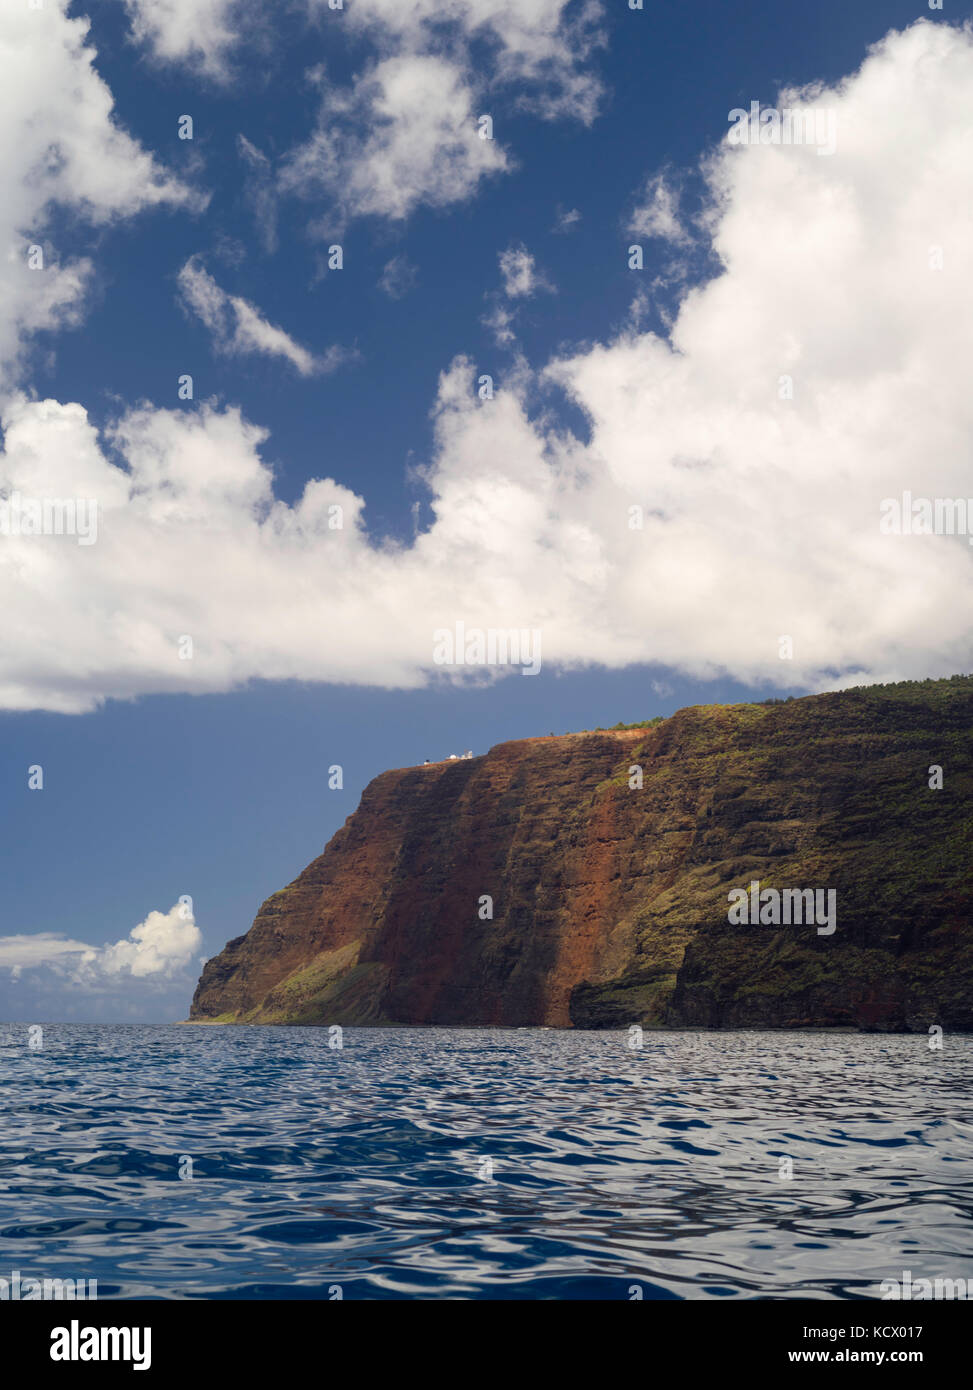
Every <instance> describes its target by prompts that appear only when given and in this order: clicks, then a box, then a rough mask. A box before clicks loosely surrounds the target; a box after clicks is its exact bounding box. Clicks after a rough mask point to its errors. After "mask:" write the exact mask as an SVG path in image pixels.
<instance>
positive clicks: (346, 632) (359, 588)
mask: <svg viewBox="0 0 973 1390" xmlns="http://www.w3.org/2000/svg"><path fill="white" fill-rule="evenodd" d="M971 85H973V37H971V35H970V34H969V33H968V32H964V31H961V30H959V29H956V28H953V27H951V26H949V25H947V24H943V23H936V24H933V23H929V22H922V23H919V24H917V25H915V26H913V27H912V28H911V29H910V30H908V31H907V32H905V33H904V34H901V35H893V36H890V37H889V38H888V39H887V41H885V42H884V43H883V44H881V45H880V46H878V48H877V49H876V50H875V51H874V52H873V53H872V54H871V55H870V56H869V58H868V60H867V62H866V63H865V64H864V66H863V68H862V70H861V72H860V73H859V74H857V75H855V76H853V77H851V78H849V79H847V80H846V81H845V82H843V83H842V84H841V86H840V87H839V88H838V89H836V90H834V91H831V90H823V91H821V92H820V93H818V94H817V95H816V96H814V97H813V98H812V100H815V101H819V102H822V103H824V104H826V105H827V106H828V107H829V108H834V109H835V111H836V113H837V116H838V133H839V138H838V149H837V152H836V153H835V154H834V155H833V156H830V157H827V158H823V157H820V156H818V155H817V153H816V151H815V150H814V149H813V148H807V147H800V146H753V147H749V146H748V147H736V148H731V147H729V146H727V145H726V144H723V145H721V147H720V149H719V151H718V152H717V154H716V155H715V156H714V158H713V160H712V162H711V164H710V166H709V168H708V178H709V180H710V184H711V188H712V195H713V213H712V222H711V225H712V236H713V249H714V253H715V255H716V257H717V258H718V260H719V262H720V264H721V266H722V271H721V273H719V274H718V275H717V276H716V277H715V278H714V279H713V280H712V281H711V282H710V283H708V284H706V285H704V286H701V287H698V288H696V289H694V290H693V291H691V292H690V293H689V294H687V295H686V297H685V298H684V300H683V303H682V305H681V308H680V310H679V313H678V315H677V316H676V318H675V320H674V323H673V328H672V333H671V338H670V339H668V340H667V339H663V338H660V337H658V336H656V335H654V334H652V333H640V332H639V331H637V330H636V329H635V328H634V327H630V328H628V329H626V330H625V331H623V332H621V333H620V334H619V335H618V336H617V337H616V338H614V339H613V340H612V341H610V342H607V343H603V344H594V345H592V346H586V347H584V348H583V349H578V350H577V351H576V352H575V353H574V354H573V355H572V354H570V353H568V354H565V355H564V357H563V358H562V359H561V360H559V361H558V362H555V363H553V364H551V365H550V367H549V368H548V369H547V370H546V371H541V372H535V373H531V372H530V371H529V370H528V369H527V368H526V366H525V365H524V364H523V363H518V364H516V366H515V369H514V372H515V374H514V375H513V376H511V377H508V378H507V379H506V380H499V381H498V382H497V387H498V390H497V393H496V396H495V398H494V399H492V400H480V399H479V398H478V395H477V392H476V389H475V387H476V379H477V372H476V371H474V368H473V366H472V364H470V363H468V362H465V361H463V360H462V359H460V360H458V361H457V362H455V363H454V364H453V365H452V367H451V368H450V369H449V370H447V371H446V372H444V374H443V376H442V379H441V382H440V388H439V392H438V396H437V401H436V406H435V412H434V415H435V429H436V446H435V454H434V458H433V461H432V463H431V465H430V466H429V468H428V469H427V471H426V481H427V483H428V486H429V490H430V495H431V509H432V516H433V518H434V519H433V522H432V524H431V526H430V527H429V528H428V529H427V530H426V531H424V532H423V533H421V534H420V535H419V536H418V537H417V538H416V539H415V541H414V543H413V544H411V545H408V546H405V545H402V546H396V545H391V544H387V543H385V544H375V543H373V542H371V541H370V539H369V537H368V534H367V531H366V530H365V526H364V502H363V501H362V499H360V498H358V497H356V496H355V495H354V494H353V493H352V492H351V491H350V490H349V489H347V488H345V487H343V486H342V485H340V484H339V483H337V482H333V481H330V480H328V479H324V480H319V481H314V482H311V483H309V484H308V485H307V487H306V489H305V492H304V494H303V496H302V497H301V498H300V499H298V500H297V501H296V502H295V503H294V504H293V505H287V504H285V503H283V502H280V501H276V500H275V499H274V496H273V480H272V474H271V470H270V468H269V466H268V465H267V463H266V462H265V461H264V460H263V459H262V457H261V450H262V448H263V446H264V444H265V434H264V432H263V431H262V430H260V429H259V428H258V427H256V426H254V425H252V424H249V423H248V422H247V421H246V420H245V419H244V418H243V417H242V416H241V414H240V413H239V412H238V411H235V410H224V411H218V410H216V409H211V408H208V407H205V406H204V407H202V408H200V409H199V410H198V411H196V410H194V411H186V412H185V413H182V412H178V411H164V410H163V411H160V410H154V409H151V408H148V407H145V408H141V409H137V410H134V411H131V412H129V413H128V414H127V415H125V416H124V417H123V418H122V419H121V421H120V422H119V424H118V426H117V428H116V430H115V431H114V433H113V435H112V436H111V438H110V439H109V440H108V441H107V443H108V444H110V445H111V446H112V449H113V451H114V452H112V454H111V456H109V454H108V452H106V445H105V443H103V442H102V441H100V440H99V438H98V436H97V434H96V432H95V431H94V429H93V428H92V426H91V425H90V423H89V422H88V420H87V418H86V416H85V412H84V411H83V410H82V409H81V407H80V406H78V405H59V404H58V403H56V402H41V401H31V400H27V399H26V398H19V399H17V400H14V401H12V402H11V403H10V405H9V406H8V410H7V413H6V419H5V421H4V424H5V428H6V440H5V451H4V453H3V454H2V455H0V490H2V491H6V490H8V489H11V488H15V487H16V488H19V489H20V491H21V492H22V493H24V494H28V495H48V494H50V495H56V496H64V495H68V496H71V495H80V496H90V497H94V498H97V499H98V501H99V504H100V508H101V511H100V516H99V528H98V541H97V544H95V545H91V546H86V547H79V546H77V545H75V544H73V543H72V544H62V543H61V542H62V540H65V539H66V538H57V537H13V536H9V537H4V538H3V539H2V544H0V584H2V586H3V591H4V594H5V615H4V616H5V625H6V631H7V634H8V640H7V641H6V642H5V643H4V644H3V647H2V650H0V704H2V705H3V706H4V707H6V708H11V709H18V708H35V707H40V708H45V709H53V710H66V711H73V710H83V709H87V708H91V707H92V705H94V704H95V703H96V702H97V701H98V700H99V699H101V698H104V697H105V696H118V697H125V696H130V695H136V694H139V693H143V692H148V691H156V692H158V691H212V690H225V689H228V688H229V687H231V686H232V685H234V684H237V683H240V682H244V681H247V680H249V679H252V678H255V677H263V678H266V679H283V678H298V679H307V680H331V681H355V682H365V683H372V684H377V685H385V686H395V685H402V686H408V685H418V684H420V683H422V682H423V681H425V680H427V679H428V678H429V675H430V673H433V674H435V669H436V668H434V667H433V662H432V646H433V641H432V633H433V630H434V629H435V628H439V627H448V626H450V625H451V624H452V623H454V622H455V621H456V620H457V619H462V620H464V621H465V622H466V623H467V625H468V626H479V627H484V628H488V627H503V628H509V627H513V626H518V627H537V628H540V629H541V630H542V633H543V650H544V661H545V663H546V664H548V665H572V664H580V663H585V662H601V663H605V664H606V665H609V666H619V665H623V664H627V663H631V662H637V661H652V662H658V663H661V664H663V665H666V666H669V667H672V668H673V669H676V670H679V671H682V672H686V673H689V674H691V675H694V676H708V675H714V674H716V673H719V672H721V671H726V672H730V673H732V674H733V675H734V676H736V677H737V678H739V679H741V680H744V681H750V682H760V681H770V682H773V683H775V684H777V685H783V684H788V683H791V684H792V685H793V686H794V687H795V688H797V687H802V686H803V687H812V688H813V687H814V686H818V685H824V686H833V685H836V684H840V683H841V682H842V681H854V682H857V681H859V680H861V679H883V678H892V677H902V676H910V675H913V676H914V675H930V674H947V673H950V672H953V671H956V670H962V669H967V668H968V667H969V653H970V645H971V637H973V585H971V583H970V579H971V565H973V547H971V546H969V545H968V544H967V543H966V539H965V537H958V538H955V537H954V538H949V537H935V536H933V537H912V538H908V537H890V536H884V535H882V534H880V531H879V524H878V523H879V507H880V503H881V500H882V499H883V498H885V497H889V496H897V495H899V494H900V493H901V492H902V491H903V490H904V489H911V490H912V491H913V492H914V493H915V494H916V495H926V496H943V497H965V496H967V495H969V493H970V491H971V489H970V486H969V447H970V439H971V434H973V394H971V392H970V390H969V381H968V363H969V361H970V360H971V359H973V318H971V316H970V315H969V313H968V311H967V305H968V303H969V301H970V297H971V293H973V248H971V243H970V237H969V225H970V224H969V208H970V206H973V161H971V160H970V159H969V142H970V120H969V91H970V88H971ZM932 246H940V247H942V248H943V250H944V257H945V260H944V264H945V269H944V270H941V271H939V270H934V269H930V254H929V253H930V247H932ZM785 376H786V377H791V378H792V380H793V385H794V394H793V399H792V400H788V399H781V397H780V394H779V383H780V379H781V378H782V377H785ZM555 386H559V387H560V388H561V389H563V390H565V391H566V392H567V393H568V394H569V396H570V397H571V398H572V400H573V401H574V402H576V404H577V405H578V406H579V407H580V409H581V410H582V411H583V412H584V414H585V415H586V417H587V419H588V422H589V427H590V438H586V439H585V440H581V439H578V438H575V437H574V436H573V435H571V434H570V433H566V432H565V431H564V430H563V428H562V427H559V426H558V423H557V420H556V417H554V416H552V415H550V414H549V413H548V407H549V405H550V398H549V396H545V394H544V393H545V391H548V392H551V391H553V390H554V389H555ZM539 407H540V409H539ZM116 460H117V462H116ZM632 506H641V507H642V508H643V509H644V521H645V524H644V529H643V530H641V531H637V530H632V529H630V527H629V515H630V513H629V509H630V507H632ZM335 507H340V508H342V509H343V512H342V515H343V527H342V528H341V529H334V526H333V521H334V516H335V512H334V511H333V509H334V508H335ZM185 634H188V635H190V636H192V638H193V644H194V645H193V656H192V659H191V660H181V659H180V656H179V638H180V636H181V635H185ZM782 635H789V636H791V637H792V638H793V642H794V657H793V660H791V661H781V660H780V658H779V647H778V641H779V638H780V637H781V636H782Z"/></svg>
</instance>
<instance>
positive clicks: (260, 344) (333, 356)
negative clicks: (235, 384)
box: [178, 257, 348, 376]
mask: <svg viewBox="0 0 973 1390" xmlns="http://www.w3.org/2000/svg"><path fill="white" fill-rule="evenodd" d="M178 283H179V292H180V296H181V299H182V302H183V304H184V305H185V306H186V308H187V309H189V310H191V312H192V313H194V314H195V315H196V316H197V318H199V319H201V320H202V322H203V323H204V324H205V325H206V327H207V328H208V329H209V331H210V333H212V335H213V341H214V344H215V346H216V349H217V351H219V352H223V353H227V354H231V355H232V354H237V355H246V354H248V353H254V352H256V353H261V354H263V355H264V356H267V357H283V358H284V359H285V360H286V361H288V362H290V364H291V366H292V367H295V368H296V369H297V371H298V372H299V373H300V374H301V376H311V375H313V374H314V373H315V372H329V371H334V369H335V368H336V367H338V366H340V365H341V363H342V362H343V361H345V360H346V359H347V357H348V354H347V353H346V352H345V351H344V350H343V349H342V348H339V347H332V348H329V349H328V351H327V352H326V353H325V354H324V356H322V357H315V355H314V354H313V353H312V352H309V351H308V349H307V348H304V347H301V345H300V343H296V342H295V341H294V339H293V338H292V337H290V335H289V334H287V333H285V332H284V330H283V329H282V328H276V327H275V326H274V325H273V324H272V323H268V322H267V320H266V319H265V318H263V317H262V315H261V314H260V312H259V310H257V309H255V308H254V306H253V305H252V304H250V303H248V302H247V300H245V299H241V298H239V296H237V295H231V294H227V293H226V291H225V290H222V289H220V287H219V285H218V284H217V283H216V281H215V280H214V279H213V277H212V276H211V275H210V274H209V272H208V271H206V270H204V268H203V266H202V265H201V264H200V262H199V259H198V258H197V257H193V258H191V259H190V260H188V261H187V262H186V264H185V265H184V266H183V267H182V269H181V270H180V272H179V276H178Z"/></svg>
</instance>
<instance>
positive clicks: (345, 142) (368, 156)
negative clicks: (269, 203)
mask: <svg viewBox="0 0 973 1390" xmlns="http://www.w3.org/2000/svg"><path fill="white" fill-rule="evenodd" d="M478 114H479V113H478V112H477V111H476V110H475V109H474V106H473V92H472V90H471V89H470V87H469V86H467V85H466V83H465V82H464V80H463V78H462V76H461V74H460V73H459V72H458V71H457V69H456V67H455V66H454V65H453V64H452V63H450V62H448V61H446V60H445V59H443V58H440V57H435V56H432V55H427V54H404V55H400V56H396V57H393V58H387V59H385V60H383V61H382V62H380V63H378V64H377V65H376V66H375V67H374V68H372V69H371V70H370V71H369V72H368V74H367V75H366V76H365V77H363V78H361V79H360V80H359V81H358V82H357V83H356V85H355V88H354V91H353V92H352V93H351V94H348V93H344V92H338V91H330V90H329V92H328V94H327V95H326V96H325V98H324V101H323V104H322V111H321V123H320V125H319V127H318V129H317V131H316V132H315V134H314V135H313V136H312V138H311V139H310V140H309V141H308V142H307V144H305V145H304V146H302V147H301V148H300V149H298V150H297V151H295V152H294V153H293V154H292V155H291V157H290V159H289V160H288V161H287V163H286V165H285V168H284V172H283V185H284V187H285V188H287V189H289V190H290V191H291V192H298V193H300V194H302V195H303V196H309V195H314V194H320V193H324V194H326V195H327V196H329V198H332V199H334V200H335V207H334V213H333V215H335V216H340V217H341V218H342V219H343V218H346V217H349V216H354V215H362V214H379V215H382V216H385V217H389V218H393V219H403V218H406V217H408V216H409V214H410V213H412V212H413V211H414V210H415V208H416V207H417V206H418V205H419V204H420V203H428V204H429V205H430V206H432V207H445V206H447V205H448V204H450V203H456V202H461V201H463V200H464V199H466V198H469V197H470V196H471V195H472V194H473V193H474V192H475V191H476V188H477V185H478V184H479V182H480V180H481V179H482V178H484V177H485V176H487V175H489V174H494V173H498V172H500V171H501V170H503V169H505V168H506V167H507V156H506V155H505V153H504V152H503V150H502V149H501V147H500V144H499V143H498V142H497V141H495V140H488V139H481V138H480V135H479V127H478V125H477V119H476V118H477V116H478Z"/></svg>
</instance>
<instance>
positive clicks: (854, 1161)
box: [0, 1024, 973, 1299]
mask: <svg viewBox="0 0 973 1390" xmlns="http://www.w3.org/2000/svg"><path fill="white" fill-rule="evenodd" d="M329 1041H330V1038H329V1033H328V1031H327V1030H326V1029H314V1028H260V1027H252V1028H243V1027H206V1026H191V1025H190V1026H178V1025H173V1026H168V1027H130V1026H118V1027H100V1026H86V1025H74V1024H72V1025H60V1026H59V1025H50V1026H45V1027H44V1032H43V1046H42V1047H41V1048H38V1049H31V1048H30V1047H29V1046H28V1029H27V1026H26V1025H22V1024H7V1025H3V1026H2V1027H0V1077H2V1120H0V1126H2V1128H0V1276H3V1277H7V1278H9V1275H10V1273H11V1272H12V1271H14V1270H19V1271H21V1275H22V1277H25V1278H26V1277H34V1278H76V1279H80V1278H85V1279H91V1278H95V1279H97V1281H98V1294H99V1297H100V1298H110V1297H129V1298H174V1297H175V1298H187V1297H190V1298H248V1299H258V1298H333V1297H335V1296H336V1290H337V1289H340V1291H341V1296H343V1297H344V1298H417V1297H418V1298H454V1299H455V1298H460V1299H468V1298H506V1299H535V1298H557V1299H585V1298H597V1299H629V1298H632V1297H633V1296H637V1295H636V1292H635V1291H636V1290H638V1291H640V1292H641V1296H642V1297H643V1298H663V1299H686V1298H695V1299H706V1298H711V1299H716V1298H719V1299H729V1298H753V1297H766V1296H773V1297H812V1298H876V1297H878V1296H879V1294H880V1291H879V1287H878V1286H879V1284H880V1282H881V1281H882V1280H883V1279H888V1278H900V1277H901V1274H902V1271H903V1270H910V1271H911V1272H912V1275H913V1277H914V1278H919V1277H928V1278H934V1277H936V1276H942V1277H952V1278H960V1277H970V1278H973V1258H971V1256H973V1232H971V1221H970V1219H971V1213H973V1113H971V1093H973V1091H971V1081H973V1037H969V1036H965V1037H949V1036H947V1037H946V1038H945V1040H944V1047H943V1049H942V1051H932V1050H930V1048H929V1045H928V1040H927V1039H926V1038H925V1037H923V1036H913V1037H904V1036H892V1037H879V1036H857V1035H845V1034H814V1033H728V1034H714V1033H702V1034H700V1033H666V1034H653V1033H646V1034H645V1035H644V1040H643V1046H642V1047H641V1049H637V1050H633V1049H632V1048H630V1046H629V1038H628V1035H627V1033H624V1032H618V1033H581V1032H578V1033H575V1032H559V1031H548V1030H543V1029H531V1030H527V1029H476V1028H470V1029H449V1028H428V1029H418V1028H347V1029H345V1030H344V1032H343V1037H342V1042H343V1047H342V1048H341V1049H337V1048H334V1047H332V1046H330V1045H329ZM187 1158H188V1159H190V1160H191V1171H192V1176H191V1177H180V1169H182V1171H183V1172H188V1170H189V1165H187V1163H186V1159H187ZM782 1159H783V1160H786V1159H790V1160H791V1163H792V1165H793V1171H792V1176H790V1177H788V1176H786V1173H787V1163H786V1161H784V1162H782ZM782 1174H783V1175H782Z"/></svg>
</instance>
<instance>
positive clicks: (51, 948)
mask: <svg viewBox="0 0 973 1390" xmlns="http://www.w3.org/2000/svg"><path fill="white" fill-rule="evenodd" d="M201 945H202V935H201V933H200V930H199V928H198V927H197V926H196V923H195V920H194V918H193V914H192V910H191V908H190V907H189V905H188V903H186V904H183V903H176V904H175V905H174V906H173V907H171V908H170V909H169V911H168V912H150V913H149V915H148V916H147V917H146V918H145V920H144V921H143V922H139V924H138V925H137V926H135V927H133V928H132V930H131V932H130V933H129V934H128V936H127V937H125V938H123V939H122V940H121V941H116V942H114V943H113V944H111V945H107V946H89V945H87V944H86V943H85V942H83V941H75V940H72V939H70V938H68V937H63V936H60V935H58V934H57V933H54V932H36V933H34V934H32V935H31V934H29V933H22V934H20V935H17V936H0V969H4V970H10V971H11V972H12V974H14V975H15V976H16V978H18V979H20V978H21V977H22V974H23V971H24V970H35V969H38V968H42V967H49V968H51V969H53V970H54V971H55V972H56V973H57V974H58V975H60V976H61V977H62V978H63V979H66V980H68V981H72V982H74V983H76V984H82V985H95V986H98V985H102V986H104V985H111V984H112V983H118V984H121V983H123V982H126V981H131V980H166V981H168V980H172V979H173V978H174V977H175V976H177V975H179V974H180V973H181V972H182V971H184V970H185V969H186V967H187V966H188V965H189V963H190V961H191V960H192V958H193V956H194V955H195V953H196V952H197V951H198V950H199V948H200V946H201Z"/></svg>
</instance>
